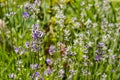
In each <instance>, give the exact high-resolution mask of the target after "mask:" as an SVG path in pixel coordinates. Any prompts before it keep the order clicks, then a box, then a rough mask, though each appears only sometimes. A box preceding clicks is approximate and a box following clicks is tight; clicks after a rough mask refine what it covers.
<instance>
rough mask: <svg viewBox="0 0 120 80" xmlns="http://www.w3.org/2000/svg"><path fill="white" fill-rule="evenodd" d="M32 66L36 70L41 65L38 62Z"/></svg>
mask: <svg viewBox="0 0 120 80" xmlns="http://www.w3.org/2000/svg"><path fill="white" fill-rule="evenodd" d="M30 67H31V68H32V69H33V70H35V69H38V68H39V65H38V64H31V65H30Z"/></svg>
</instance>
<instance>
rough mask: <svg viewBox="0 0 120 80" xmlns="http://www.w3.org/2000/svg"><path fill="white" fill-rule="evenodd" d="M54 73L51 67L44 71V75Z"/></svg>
mask: <svg viewBox="0 0 120 80" xmlns="http://www.w3.org/2000/svg"><path fill="white" fill-rule="evenodd" d="M51 73H52V69H51V68H49V67H48V68H47V69H46V70H45V71H44V75H46V76H48V75H50V74H51Z"/></svg>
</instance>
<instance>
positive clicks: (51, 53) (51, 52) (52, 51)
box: [49, 45, 55, 55]
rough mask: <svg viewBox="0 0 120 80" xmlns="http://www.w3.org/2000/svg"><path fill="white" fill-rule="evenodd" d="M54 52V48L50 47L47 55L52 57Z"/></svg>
mask: <svg viewBox="0 0 120 80" xmlns="http://www.w3.org/2000/svg"><path fill="white" fill-rule="evenodd" d="M54 52H55V46H53V45H51V46H50V47H49V54H50V55H53V53H54Z"/></svg>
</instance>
